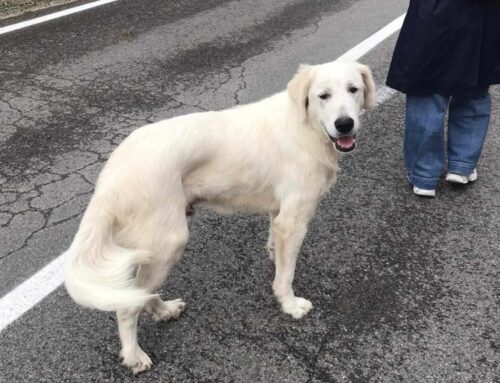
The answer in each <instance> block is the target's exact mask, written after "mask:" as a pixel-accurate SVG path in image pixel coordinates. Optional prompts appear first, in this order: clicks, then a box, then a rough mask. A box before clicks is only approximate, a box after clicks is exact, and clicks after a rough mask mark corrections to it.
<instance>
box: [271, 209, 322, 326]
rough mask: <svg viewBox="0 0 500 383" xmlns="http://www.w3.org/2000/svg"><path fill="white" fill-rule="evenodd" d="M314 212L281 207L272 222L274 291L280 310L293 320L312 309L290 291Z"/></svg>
mask: <svg viewBox="0 0 500 383" xmlns="http://www.w3.org/2000/svg"><path fill="white" fill-rule="evenodd" d="M297 202H298V201H297ZM313 212H314V207H313V206H307V204H304V203H302V204H299V203H288V204H284V205H283V206H282V207H281V209H280V213H279V214H278V216H277V217H276V218H275V219H274V220H273V222H272V232H273V238H274V254H275V265H276V276H275V278H274V282H273V291H274V295H275V296H276V298H277V299H278V302H279V303H280V304H281V308H282V310H283V311H284V312H285V313H287V314H290V315H291V316H293V317H294V318H296V319H299V318H302V317H303V316H304V315H306V314H307V313H308V312H309V310H311V309H312V307H313V306H312V303H311V302H310V301H308V300H307V299H304V298H300V297H296V296H295V294H294V293H293V288H292V283H293V277H294V274H295V264H296V262H297V255H298V253H299V250H300V246H301V245H302V241H303V240H304V237H305V235H306V233H307V225H308V223H309V220H310V218H311V216H312V214H313Z"/></svg>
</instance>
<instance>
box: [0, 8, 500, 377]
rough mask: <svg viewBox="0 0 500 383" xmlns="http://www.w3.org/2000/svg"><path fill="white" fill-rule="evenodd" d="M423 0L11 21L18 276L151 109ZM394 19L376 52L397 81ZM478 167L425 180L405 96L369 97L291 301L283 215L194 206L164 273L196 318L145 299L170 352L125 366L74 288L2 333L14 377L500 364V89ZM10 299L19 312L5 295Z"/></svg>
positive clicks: (149, 331) (2, 110) (0, 43)
mask: <svg viewBox="0 0 500 383" xmlns="http://www.w3.org/2000/svg"><path fill="white" fill-rule="evenodd" d="M406 5H407V3H406V2H401V1H399V0H383V1H380V2H376V3H375V2H373V1H369V0H358V1H293V0H288V1H283V2H279V3H278V4H273V3H271V2H268V1H264V0H262V1H257V0H256V1H245V2H241V1H233V2H230V1H206V2H205V1H191V2H187V1H180V2H165V1H142V2H134V1H118V2H116V3H113V4H110V5H108V6H105V7H101V8H97V9H95V10H93V11H89V12H86V13H82V14H78V15H74V16H70V17H68V18H65V19H61V20H59V21H55V22H51V23H49V24H45V25H40V26H38V27H33V28H31V29H26V30H23V31H20V32H16V33H14V34H11V35H4V36H0V49H1V51H2V53H3V54H2V55H0V83H1V90H0V224H1V228H0V244H1V245H0V295H3V294H5V293H7V292H9V291H10V290H11V289H12V288H14V287H15V286H16V285H18V284H19V283H21V282H22V281H24V280H25V279H26V278H28V277H29V276H31V275H32V274H33V273H34V272H36V271H37V270H39V269H40V268H41V267H43V266H44V265H45V264H47V263H48V262H49V261H50V260H52V259H54V258H55V257H57V256H58V255H59V254H60V253H61V252H62V251H63V250H64V249H65V247H66V246H67V245H68V244H69V243H70V241H71V239H72V236H73V235H74V233H75V231H76V228H77V225H78V221H79V219H80V217H81V213H82V212H83V210H84V209H85V206H86V203H87V202H88V199H89V198H90V195H91V192H92V190H93V184H94V182H95V179H96V176H97V174H98V172H99V170H100V168H101V167H102V165H103V162H104V161H105V160H106V158H107V157H108V155H109V153H110V152H111V151H112V150H113V148H114V147H116V145H117V144H118V143H119V142H121V140H123V138H124V137H125V136H126V135H127V134H128V133H129V132H130V131H132V130H134V129H135V128H137V127H139V126H141V125H143V124H145V123H148V122H151V121H157V120H160V119H162V118H166V117H170V116H173V115H177V114H182V113H187V112H192V111H202V110H207V109H222V108H226V107H230V106H233V105H235V104H237V103H243V102H249V101H252V100H256V99H259V98H261V97H263V96H266V95H269V94H271V93H273V92H276V91H279V90H281V89H283V88H284V87H285V86H286V82H287V81H288V79H289V78H290V77H291V76H292V74H293V72H294V70H295V69H296V67H297V65H298V63H300V62H309V63H321V62H325V61H330V60H332V59H334V58H335V57H337V56H338V55H340V54H342V53H343V52H345V51H346V50H348V49H349V48H351V47H352V46H354V45H355V44H357V43H358V42H360V41H361V40H363V39H364V38H366V37H367V36H369V35H370V34H371V33H373V32H375V31H376V30H377V29H379V28H380V27H382V26H384V25H385V24H387V23H388V22H389V21H391V20H393V19H394V18H396V17H397V16H399V15H400V14H402V13H403V12H404V11H405V9H406ZM394 42H395V38H394V37H392V38H390V39H388V40H387V41H385V42H384V43H383V44H382V45H380V46H379V47H377V48H376V49H375V50H374V51H373V52H371V53H370V54H368V55H367V56H366V57H365V58H363V59H362V60H361V61H362V62H364V63H366V64H368V65H370V66H371V67H372V69H373V71H374V74H375V77H376V80H377V84H379V85H382V84H383V82H384V78H385V74H386V72H387V67H388V63H389V60H390V55H391V53H392V49H393V47H394ZM492 95H493V98H494V105H495V106H494V111H493V116H492V122H491V130H490V132H489V135H488V138H487V142H486V145H485V149H484V155H483V158H482V159H481V162H480V166H479V167H478V171H479V179H478V181H477V182H476V183H475V184H473V185H467V186H466V187H452V186H450V185H447V184H446V183H444V182H443V183H442V185H440V188H439V190H438V193H437V197H436V198H435V199H422V198H419V197H416V196H414V195H413V194H412V192H411V188H410V186H409V185H408V184H407V182H406V179H405V177H404V170H403V159H402V154H401V147H402V137H403V133H402V132H403V113H404V98H403V97H402V96H401V95H395V96H393V97H391V98H390V99H388V100H386V101H385V102H384V103H383V104H381V105H379V106H378V107H377V108H376V109H375V110H374V111H372V112H369V113H366V114H365V115H364V116H363V121H362V123H363V132H362V134H361V135H360V138H359V147H358V149H357V151H356V152H355V153H353V154H352V155H348V156H345V157H344V158H343V159H342V162H341V167H342V172H341V174H340V176H339V181H338V183H337V185H336V186H335V187H334V188H333V190H332V191H331V192H330V193H329V194H328V196H327V197H326V198H325V199H324V200H323V201H322V203H321V205H320V207H319V209H318V212H317V214H316V216H315V218H314V220H313V222H312V223H311V226H310V231H309V233H308V235H307V237H306V240H305V242H304V245H303V247H302V249H301V254H300V258H299V262H298V266H297V272H296V278H295V289H296V292H297V294H298V295H301V296H305V297H307V298H309V299H310V300H311V301H312V302H313V304H314V309H313V310H312V311H311V313H310V314H309V315H308V316H307V317H306V318H304V319H303V320H300V321H296V320H293V319H292V318H290V317H288V316H286V315H284V314H282V313H281V312H280V309H279V307H278V305H277V304H276V302H275V300H274V297H273V296H272V290H271V282H272V278H273V272H274V271H273V265H272V263H271V262H270V261H269V260H268V259H267V255H266V253H265V250H264V244H265V241H266V235H267V228H268V222H267V218H266V217H265V216H258V215H257V216H243V215H236V216H220V215H217V214H214V213H211V212H208V211H205V210H199V211H197V213H196V215H195V216H194V217H193V218H191V219H190V231H191V238H190V242H189V244H188V247H187V249H186V251H185V253H184V256H183V258H182V260H181V262H180V264H179V265H178V267H177V268H176V269H175V270H174V271H173V273H172V274H171V276H170V277H169V278H168V280H167V282H166V283H165V285H164V286H162V288H161V293H162V296H163V297H165V298H168V299H174V298H180V297H181V298H183V299H184V300H185V301H186V303H187V309H186V312H185V313H184V314H183V315H182V316H181V317H180V318H179V319H178V320H176V321H172V322H167V323H160V324H157V323H154V322H153V321H152V320H151V319H150V318H149V317H147V316H146V315H143V316H142V317H141V324H140V329H139V341H140V344H141V346H142V347H143V349H144V350H145V351H146V352H147V353H148V354H149V355H150V356H151V358H152V360H153V363H154V365H153V368H152V369H151V370H150V371H148V372H146V373H144V374H141V375H139V376H137V377H133V376H132V374H131V373H130V372H129V371H127V370H126V369H125V368H123V367H122V366H121V365H120V362H119V358H118V351H119V342H118V337H117V334H116V324H115V318H114V315H113V314H108V313H102V312H97V311H91V310H87V309H83V308H80V307H79V306H77V305H76V304H74V303H73V302H72V301H71V300H70V298H69V297H68V295H67V293H66V292H65V290H64V289H63V288H59V289H57V290H56V291H55V292H54V293H52V294H51V295H49V296H48V297H47V298H46V299H44V300H43V301H42V302H41V303H40V304H38V305H37V306H35V307H34V308H33V309H31V310H30V311H29V312H28V313H26V314H25V315H24V316H22V317H21V318H19V319H18V320H17V321H16V322H14V323H12V324H11V325H10V326H9V327H8V328H6V329H5V330H4V331H3V332H1V333H0V381H1V382H6V383H7V382H9V383H10V382H127V381H141V382H167V381H168V382H304V383H305V382H308V383H327V382H359V383H365V382H450V383H460V382H474V383H475V382H481V383H482V382H485V383H487V382H500V366H499V363H500V330H499V329H498V323H499V320H500V306H499V304H500V302H499V294H500V282H499V281H500V278H499V277H500V264H499V261H498V256H499V251H500V241H499V239H498V238H499V236H498V233H499V232H500V230H499V229H500V219H499V212H500V194H499V191H500V183H499V181H498V179H499V176H500V170H499V169H500V166H499V165H500V159H499V156H498V150H499V148H500V139H499V138H498V137H497V134H496V132H497V131H498V127H499V125H500V116H499V110H500V108H499V107H498V105H499V102H500V89H499V88H498V87H494V88H493V89H492ZM0 315H1V314H0Z"/></svg>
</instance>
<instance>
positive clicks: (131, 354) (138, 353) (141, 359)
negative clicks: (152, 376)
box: [120, 347, 153, 375]
mask: <svg viewBox="0 0 500 383" xmlns="http://www.w3.org/2000/svg"><path fill="white" fill-rule="evenodd" d="M120 356H121V357H122V358H123V362H122V364H123V365H124V366H127V367H128V368H130V369H131V370H132V373H133V374H134V375H135V374H138V373H139V372H142V371H146V370H149V369H150V368H151V366H152V365H153V362H151V359H150V358H149V356H148V354H146V353H145V352H144V351H142V349H141V348H140V347H136V348H135V349H134V350H131V351H128V352H124V351H123V350H122V351H121V352H120Z"/></svg>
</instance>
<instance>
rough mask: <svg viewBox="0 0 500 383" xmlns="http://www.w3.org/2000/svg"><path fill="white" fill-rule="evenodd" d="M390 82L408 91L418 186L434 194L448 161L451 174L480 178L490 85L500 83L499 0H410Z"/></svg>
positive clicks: (408, 134) (408, 143)
mask: <svg viewBox="0 0 500 383" xmlns="http://www.w3.org/2000/svg"><path fill="white" fill-rule="evenodd" d="M386 83H387V85H388V86H389V87H391V88H393V89H396V90H398V91H400V92H403V93H405V94H406V121H405V134H404V148H403V150H404V159H405V167H406V174H407V177H408V180H409V182H410V183H411V184H412V185H413V191H414V193H415V194H417V195H421V196H428V197H434V196H435V193H436V187H437V186H438V183H439V180H440V177H441V176H442V174H443V173H444V171H445V168H446V167H447V174H446V180H447V181H448V182H455V183H461V184H467V183H469V182H472V181H475V180H476V179H477V170H476V166H477V162H478V160H479V157H480V155H481V151H482V148H483V143H484V140H485V137H486V133H487V130H488V125H489V120H490V113H491V97H490V94H489V86H490V85H492V84H499V83H500V0H410V5H409V8H408V12H407V14H406V17H405V21H404V23H403V26H402V28H401V32H400V35H399V38H398V41H397V43H396V48H395V51H394V54H393V57H392V61H391V65H390V69H389V74H388V77H387V81H386ZM447 112H448V138H447V144H446V149H445V134H444V123H445V116H446V113H447ZM446 162H447V163H446Z"/></svg>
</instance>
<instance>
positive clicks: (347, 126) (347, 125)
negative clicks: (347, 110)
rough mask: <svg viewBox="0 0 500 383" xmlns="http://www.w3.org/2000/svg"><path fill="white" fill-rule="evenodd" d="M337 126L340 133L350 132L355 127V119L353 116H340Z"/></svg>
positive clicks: (336, 122) (336, 121)
mask: <svg viewBox="0 0 500 383" xmlns="http://www.w3.org/2000/svg"><path fill="white" fill-rule="evenodd" d="M335 128H336V129H337V130H338V131H339V132H340V133H349V132H350V131H351V130H352V128H354V120H353V119H352V118H351V117H340V118H337V119H336V120H335Z"/></svg>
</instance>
